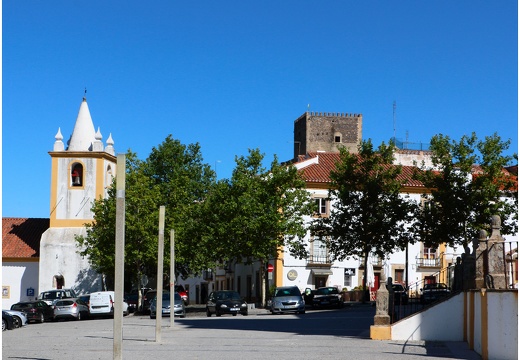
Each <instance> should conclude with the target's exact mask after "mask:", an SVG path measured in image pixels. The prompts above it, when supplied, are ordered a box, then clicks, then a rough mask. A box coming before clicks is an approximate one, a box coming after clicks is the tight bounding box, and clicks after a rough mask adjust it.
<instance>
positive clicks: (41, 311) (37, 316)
mask: <svg viewBox="0 0 520 360" xmlns="http://www.w3.org/2000/svg"><path fill="white" fill-rule="evenodd" d="M11 310H17V311H23V312H24V313H26V314H27V320H28V321H36V322H40V323H43V322H45V321H48V320H50V321H52V320H53V319H54V310H53V308H52V306H50V305H47V303H46V302H45V301H43V300H36V301H23V302H19V303H16V304H13V305H12V306H11Z"/></svg>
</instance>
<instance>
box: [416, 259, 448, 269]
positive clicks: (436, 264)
mask: <svg viewBox="0 0 520 360" xmlns="http://www.w3.org/2000/svg"><path fill="white" fill-rule="evenodd" d="M415 265H416V266H417V268H440V267H441V265H442V259H441V258H440V257H439V256H435V257H432V256H427V257H419V256H417V257H416V258H415Z"/></svg>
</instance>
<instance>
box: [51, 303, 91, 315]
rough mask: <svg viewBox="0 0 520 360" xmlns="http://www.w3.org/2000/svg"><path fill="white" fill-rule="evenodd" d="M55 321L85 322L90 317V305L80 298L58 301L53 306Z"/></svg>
mask: <svg viewBox="0 0 520 360" xmlns="http://www.w3.org/2000/svg"><path fill="white" fill-rule="evenodd" d="M53 309H54V320H58V319H74V320H83V319H87V318H88V317H89V316H90V310H89V307H88V305H87V304H86V303H85V302H83V300H81V299H80V298H72V299H62V300H58V301H56V302H55V303H54V305H53Z"/></svg>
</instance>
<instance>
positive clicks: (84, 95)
mask: <svg viewBox="0 0 520 360" xmlns="http://www.w3.org/2000/svg"><path fill="white" fill-rule="evenodd" d="M83 100H85V101H86V100H87V87H86V86H85V93H84V94H83Z"/></svg>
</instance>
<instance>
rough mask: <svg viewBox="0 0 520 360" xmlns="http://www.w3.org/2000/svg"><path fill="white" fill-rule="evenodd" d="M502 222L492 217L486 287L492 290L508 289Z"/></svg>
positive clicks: (496, 216)
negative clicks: (501, 231) (501, 232)
mask: <svg viewBox="0 0 520 360" xmlns="http://www.w3.org/2000/svg"><path fill="white" fill-rule="evenodd" d="M501 224H502V222H501V220H500V217H499V216H498V215H493V216H492V217H491V236H490V237H489V240H488V270H489V276H488V277H487V278H486V285H487V287H488V288H491V289H507V283H506V262H505V252H504V238H503V237H502V235H501V234H500V226H501Z"/></svg>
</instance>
